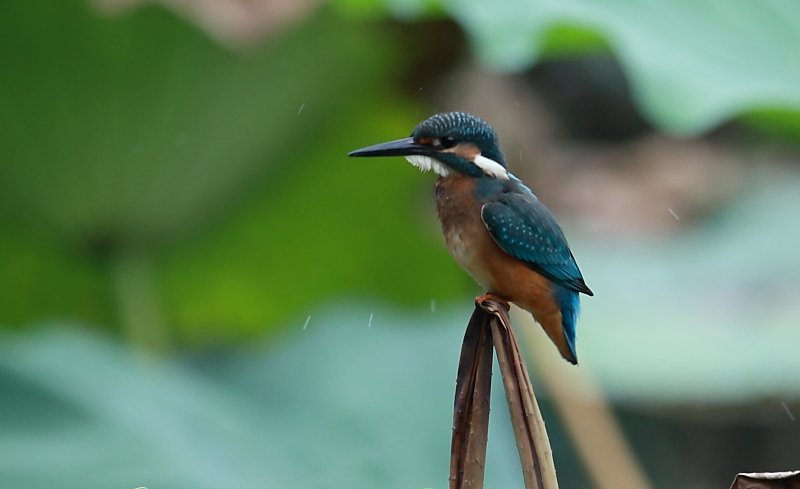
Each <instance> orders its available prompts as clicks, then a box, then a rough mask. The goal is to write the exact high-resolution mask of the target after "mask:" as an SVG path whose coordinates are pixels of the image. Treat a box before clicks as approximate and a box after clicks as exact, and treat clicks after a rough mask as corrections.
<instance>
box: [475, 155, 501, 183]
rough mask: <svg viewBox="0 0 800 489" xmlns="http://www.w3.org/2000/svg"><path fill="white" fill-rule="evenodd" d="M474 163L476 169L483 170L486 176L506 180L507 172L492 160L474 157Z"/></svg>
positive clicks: (481, 156) (479, 156) (480, 156)
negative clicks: (476, 166)
mask: <svg viewBox="0 0 800 489" xmlns="http://www.w3.org/2000/svg"><path fill="white" fill-rule="evenodd" d="M474 163H475V164H476V165H478V168H480V169H481V170H483V173H484V174H486V175H487V176H490V177H494V178H499V179H500V180H508V170H506V169H505V168H503V165H501V164H500V163H498V162H496V161H494V160H493V159H491V158H487V157H485V156H483V155H478V156H476V157H475V162H474Z"/></svg>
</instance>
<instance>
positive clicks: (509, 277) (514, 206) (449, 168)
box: [349, 112, 594, 364]
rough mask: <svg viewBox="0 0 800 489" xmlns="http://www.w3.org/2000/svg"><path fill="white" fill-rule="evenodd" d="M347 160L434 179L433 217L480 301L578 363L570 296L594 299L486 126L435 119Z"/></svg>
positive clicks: (471, 119)
mask: <svg viewBox="0 0 800 489" xmlns="http://www.w3.org/2000/svg"><path fill="white" fill-rule="evenodd" d="M349 156H405V158H406V160H408V162H409V163H411V164H412V165H414V166H416V167H417V168H419V169H421V170H422V171H429V170H433V171H434V172H436V173H437V174H438V175H439V178H438V179H437V180H436V187H435V190H434V195H435V197H436V212H437V214H438V217H439V222H440V223H441V225H442V232H443V233H444V239H445V244H446V246H447V249H448V250H449V251H450V254H451V255H453V258H455V260H456V262H458V264H459V265H460V266H461V267H462V268H463V269H464V270H466V271H467V272H468V273H469V274H470V275H471V276H472V278H474V279H475V281H476V282H478V284H479V285H480V286H481V287H483V288H484V289H485V290H486V291H487V294H486V295H485V296H482V298H495V299H499V300H501V301H503V302H505V303H507V302H509V301H510V302H513V303H515V304H516V305H518V306H519V307H521V308H523V309H525V310H527V311H529V312H530V313H531V314H533V317H534V319H536V321H537V322H538V323H539V324H540V325H541V326H542V328H544V330H545V332H546V333H547V335H548V336H549V337H550V339H551V340H552V341H553V343H555V345H556V346H557V347H558V351H559V352H560V353H561V355H562V356H563V357H564V358H565V359H566V360H567V361H569V362H570V363H573V364H577V363H578V358H577V355H576V352H575V324H576V322H577V319H578V313H579V311H580V300H579V297H578V293H579V292H581V293H584V294H587V295H594V294H593V293H592V291H591V290H590V289H589V287H587V286H586V284H585V283H584V281H583V276H582V275H581V271H580V270H579V269H578V264H577V263H575V258H574V257H573V256H572V252H571V251H570V249H569V245H568V244H567V240H566V238H565V237H564V233H563V232H562V231H561V228H560V227H559V225H558V223H557V222H556V219H555V218H554V217H553V215H552V214H551V213H550V211H549V210H548V209H547V207H545V206H544V204H542V203H541V202H539V199H537V198H536V196H535V195H534V194H533V192H531V191H530V189H528V187H526V186H525V185H524V184H523V183H522V182H521V181H520V180H519V179H518V178H517V177H515V176H514V175H512V174H511V173H509V171H508V170H507V169H506V162H505V157H504V156H503V152H502V151H501V150H500V146H499V145H498V142H497V135H496V134H495V132H494V129H492V126H490V125H489V124H487V123H486V122H484V121H483V120H481V119H479V118H477V117H475V116H473V115H470V114H466V113H463V112H449V113H444V114H436V115H434V116H433V117H431V118H429V119H427V120H425V121H423V122H421V123H420V124H419V125H418V126H417V127H416V128H415V129H414V131H413V132H412V133H411V137H408V138H405V139H398V140H396V141H391V142H388V143H382V144H376V145H374V146H369V147H366V148H362V149H359V150H356V151H353V152H351V153H350V154H349ZM479 299H481V298H479Z"/></svg>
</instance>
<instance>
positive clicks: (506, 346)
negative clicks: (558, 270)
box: [450, 295, 558, 489]
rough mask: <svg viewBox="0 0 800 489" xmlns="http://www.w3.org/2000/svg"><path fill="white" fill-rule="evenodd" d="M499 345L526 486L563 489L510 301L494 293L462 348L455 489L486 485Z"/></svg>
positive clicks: (478, 310)
mask: <svg viewBox="0 0 800 489" xmlns="http://www.w3.org/2000/svg"><path fill="white" fill-rule="evenodd" d="M493 348H494V349H495V350H496V351H497V361H498V364H499V365H500V374H501V376H502V379H503V386H504V387H505V392H506V400H507V402H508V410H509V412H510V414H511V425H512V427H513V429H514V436H515V438H516V440H517V450H518V451H519V458H520V464H521V465H522V475H523V480H524V481H525V488H526V489H557V488H558V481H557V480H556V471H555V466H554V465H553V453H552V450H551V449H550V441H549V440H548V438H547V431H546V430H545V427H544V420H542V416H541V412H540V411H539V405H538V404H537V403H536V397H535V396H534V394H533V387H532V386H531V382H530V378H529V376H528V369H527V368H526V367H525V362H524V360H523V358H522V354H521V353H520V350H519V345H518V344H517V339H516V337H515V336H514V332H513V330H512V329H511V320H510V318H509V316H508V304H507V303H505V302H504V301H501V300H499V299H497V298H495V297H493V296H490V295H483V296H480V297H478V298H477V299H476V300H475V311H474V312H473V313H472V317H471V318H470V321H469V325H468V326H467V331H466V333H465V334H464V342H463V344H462V347H461V359H460V361H459V365H458V379H457V381H456V396H455V407H454V411H453V442H452V447H451V455H450V489H464V488H481V487H483V475H484V468H485V464H486V441H487V437H488V432H489V400H490V394H491V379H492V349H493Z"/></svg>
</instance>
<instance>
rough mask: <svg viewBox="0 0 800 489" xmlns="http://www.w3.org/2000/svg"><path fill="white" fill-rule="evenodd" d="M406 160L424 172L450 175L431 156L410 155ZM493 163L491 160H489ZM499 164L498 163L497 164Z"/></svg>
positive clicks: (448, 171)
mask: <svg viewBox="0 0 800 489" xmlns="http://www.w3.org/2000/svg"><path fill="white" fill-rule="evenodd" d="M406 160H407V161H408V162H409V163H411V164H412V165H414V166H416V167H417V168H419V169H420V170H422V171H431V170H433V171H435V172H436V173H438V174H439V175H441V176H443V177H446V176H447V175H449V174H450V170H448V169H447V167H446V166H444V165H443V164H441V163H439V162H438V161H436V160H435V159H433V158H431V157H430V156H422V155H409V156H406ZM489 161H491V160H489ZM495 164H497V163H495Z"/></svg>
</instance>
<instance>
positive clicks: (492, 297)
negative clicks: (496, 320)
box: [475, 292, 510, 311]
mask: <svg viewBox="0 0 800 489" xmlns="http://www.w3.org/2000/svg"><path fill="white" fill-rule="evenodd" d="M486 301H497V302H499V303H500V304H501V305H502V306H503V307H504V308H505V310H506V311H508V310H509V309H510V306H509V305H508V299H506V298H504V297H500V296H499V295H494V294H492V293H491V292H487V293H486V294H483V295H479V296H478V297H476V298H475V304H477V305H479V306H483V303H484V302H486Z"/></svg>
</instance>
